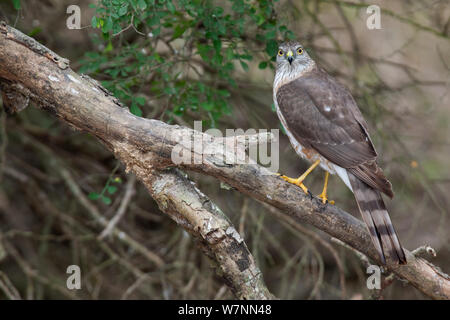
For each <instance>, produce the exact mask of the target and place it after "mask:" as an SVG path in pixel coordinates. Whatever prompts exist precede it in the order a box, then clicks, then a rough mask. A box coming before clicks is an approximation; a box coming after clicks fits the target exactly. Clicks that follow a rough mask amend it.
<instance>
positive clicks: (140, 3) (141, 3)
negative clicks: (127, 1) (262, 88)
mask: <svg viewBox="0 0 450 320" xmlns="http://www.w3.org/2000/svg"><path fill="white" fill-rule="evenodd" d="M138 7H139V9H142V10H145V9H147V3H146V2H145V1H144V0H139V1H138Z"/></svg>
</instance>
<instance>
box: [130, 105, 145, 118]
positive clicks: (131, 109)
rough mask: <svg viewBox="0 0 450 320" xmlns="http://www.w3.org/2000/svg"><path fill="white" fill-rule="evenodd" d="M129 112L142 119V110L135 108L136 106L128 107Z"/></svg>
mask: <svg viewBox="0 0 450 320" xmlns="http://www.w3.org/2000/svg"><path fill="white" fill-rule="evenodd" d="M130 112H131V113H132V114H134V115H135V116H138V117H142V110H141V108H139V107H138V106H137V104H135V103H132V104H131V107H130Z"/></svg>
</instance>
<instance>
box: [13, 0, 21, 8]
mask: <svg viewBox="0 0 450 320" xmlns="http://www.w3.org/2000/svg"><path fill="white" fill-rule="evenodd" d="M13 6H14V9H16V10H20V8H21V5H20V0H13Z"/></svg>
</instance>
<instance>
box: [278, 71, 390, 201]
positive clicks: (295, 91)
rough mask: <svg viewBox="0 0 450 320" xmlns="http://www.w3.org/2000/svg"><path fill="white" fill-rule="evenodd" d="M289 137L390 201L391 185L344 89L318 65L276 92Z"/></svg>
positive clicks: (361, 118) (361, 121)
mask: <svg viewBox="0 0 450 320" xmlns="http://www.w3.org/2000/svg"><path fill="white" fill-rule="evenodd" d="M276 99H277V103H278V107H279V109H280V111H281V112H282V114H283V116H284V119H285V121H286V125H287V126H288V128H286V130H289V131H290V132H291V133H292V135H293V136H294V137H295V138H296V139H297V140H298V142H299V143H300V144H301V145H302V146H303V147H305V148H313V149H314V150H315V151H317V152H318V153H319V154H321V155H322V156H323V157H325V158H326V159H327V160H329V161H331V162H332V163H334V164H336V165H338V166H340V167H342V168H345V169H347V170H349V171H350V172H351V173H353V174H354V175H355V176H357V177H358V178H360V179H361V180H362V181H364V182H365V183H367V184H368V185H369V186H371V187H373V188H375V189H377V190H380V191H382V192H384V193H386V194H387V195H388V196H390V197H392V196H393V192H392V186H391V184H390V183H389V181H388V180H387V179H386V177H385V176H384V174H383V172H382V170H381V169H380V168H379V167H378V165H377V164H376V158H377V153H376V151H375V148H374V146H373V144H372V141H371V139H370V136H369V133H368V131H367V123H366V121H365V120H364V118H363V116H362V114H361V112H360V110H359V108H358V106H357V105H356V102H355V100H354V99H353V97H352V95H351V94H350V92H349V90H348V89H347V88H346V87H345V86H343V85H342V84H340V83H338V82H337V81H336V80H335V79H334V78H332V77H331V76H330V75H328V74H327V73H326V72H325V71H323V70H322V69H320V68H318V67H314V68H313V69H312V70H311V71H309V72H307V73H306V74H304V75H302V76H301V77H300V78H297V79H295V80H293V81H291V82H289V83H287V84H284V85H282V86H281V87H280V88H279V89H278V90H277V92H276Z"/></svg>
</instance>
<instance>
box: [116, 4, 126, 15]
mask: <svg viewBox="0 0 450 320" xmlns="http://www.w3.org/2000/svg"><path fill="white" fill-rule="evenodd" d="M127 12H128V4H127V5H125V6H123V7H120V9H119V12H118V13H119V16H124V15H126V14H127Z"/></svg>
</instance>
